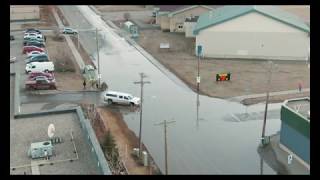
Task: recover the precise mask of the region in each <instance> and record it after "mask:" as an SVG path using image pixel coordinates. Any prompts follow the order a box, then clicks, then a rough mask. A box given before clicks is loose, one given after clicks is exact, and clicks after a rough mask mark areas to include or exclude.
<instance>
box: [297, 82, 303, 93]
mask: <svg viewBox="0 0 320 180" xmlns="http://www.w3.org/2000/svg"><path fill="white" fill-rule="evenodd" d="M298 86H299V92H302V83H301V82H299V84H298Z"/></svg>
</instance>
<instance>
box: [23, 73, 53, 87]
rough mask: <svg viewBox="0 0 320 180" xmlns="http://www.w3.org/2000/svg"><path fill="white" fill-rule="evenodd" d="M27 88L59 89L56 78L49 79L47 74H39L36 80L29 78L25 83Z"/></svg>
mask: <svg viewBox="0 0 320 180" xmlns="http://www.w3.org/2000/svg"><path fill="white" fill-rule="evenodd" d="M25 86H26V89H27V90H47V89H57V87H56V82H55V80H49V79H48V78H47V77H45V76H38V77H36V78H35V80H31V81H30V80H28V81H26V83H25Z"/></svg>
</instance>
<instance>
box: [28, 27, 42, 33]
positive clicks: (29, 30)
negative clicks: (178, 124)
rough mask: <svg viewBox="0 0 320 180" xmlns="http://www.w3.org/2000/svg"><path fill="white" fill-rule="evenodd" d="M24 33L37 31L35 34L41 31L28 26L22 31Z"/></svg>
mask: <svg viewBox="0 0 320 180" xmlns="http://www.w3.org/2000/svg"><path fill="white" fill-rule="evenodd" d="M24 33H25V34H27V33H37V34H41V31H40V30H38V29H34V28H30V29H27V30H25V31H24Z"/></svg>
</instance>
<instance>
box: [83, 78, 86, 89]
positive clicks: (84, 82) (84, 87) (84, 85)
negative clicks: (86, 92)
mask: <svg viewBox="0 0 320 180" xmlns="http://www.w3.org/2000/svg"><path fill="white" fill-rule="evenodd" d="M86 84H87V83H86V80H84V81H83V89H86Z"/></svg>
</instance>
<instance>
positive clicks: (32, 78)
mask: <svg viewBox="0 0 320 180" xmlns="http://www.w3.org/2000/svg"><path fill="white" fill-rule="evenodd" d="M38 76H45V77H46V78H48V80H54V79H55V78H54V74H53V73H45V72H40V71H39V72H32V73H30V74H29V77H28V80H35V78H36V77H38Z"/></svg>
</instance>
